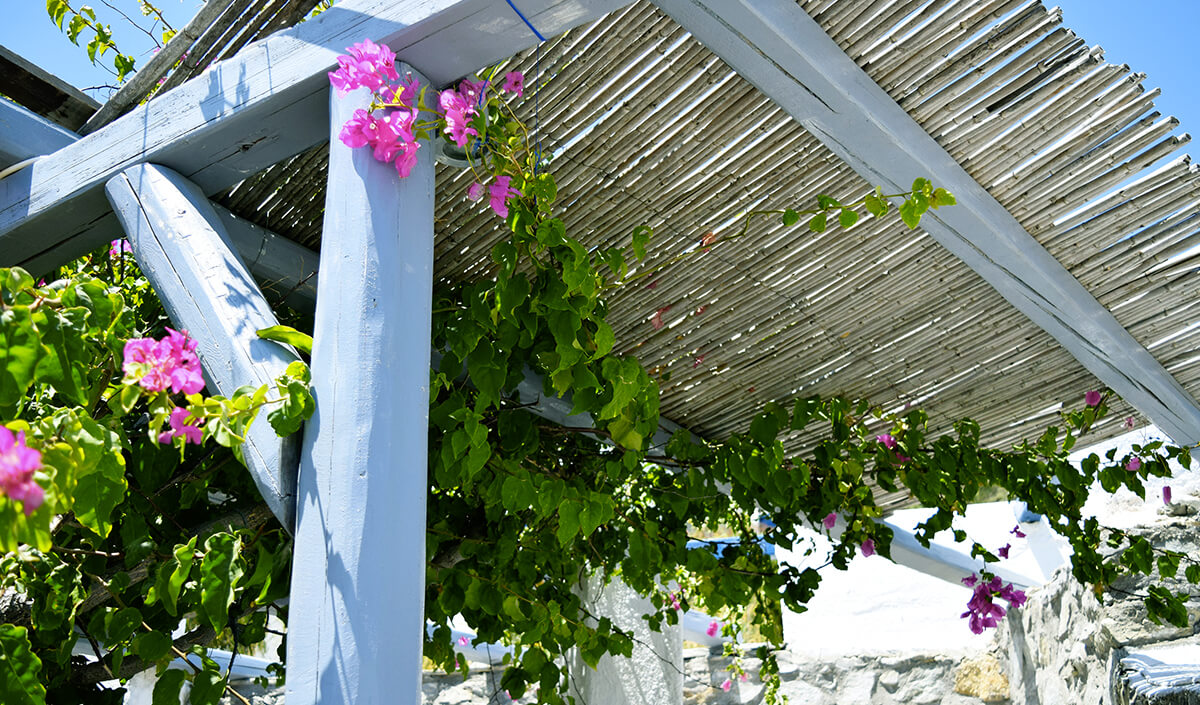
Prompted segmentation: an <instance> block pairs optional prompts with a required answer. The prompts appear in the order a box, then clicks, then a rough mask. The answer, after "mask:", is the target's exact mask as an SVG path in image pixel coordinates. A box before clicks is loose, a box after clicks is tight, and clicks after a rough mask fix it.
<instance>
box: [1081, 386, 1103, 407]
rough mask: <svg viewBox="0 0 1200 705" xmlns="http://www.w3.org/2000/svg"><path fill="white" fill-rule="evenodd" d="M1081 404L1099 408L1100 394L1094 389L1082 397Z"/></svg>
mask: <svg viewBox="0 0 1200 705" xmlns="http://www.w3.org/2000/svg"><path fill="white" fill-rule="evenodd" d="M1083 403H1084V404H1087V405H1088V406H1100V392H1097V391H1096V390H1095V389H1093V390H1092V391H1090V392H1088V393H1087V394H1084V395H1083Z"/></svg>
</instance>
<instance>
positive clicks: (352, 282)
mask: <svg viewBox="0 0 1200 705" xmlns="http://www.w3.org/2000/svg"><path fill="white" fill-rule="evenodd" d="M335 7H336V6H335ZM330 100H331V107H332V110H331V114H332V116H333V118H332V122H331V124H330V125H329V126H328V128H327V129H331V130H332V133H331V134H332V135H334V136H336V135H337V132H338V130H340V129H341V125H342V124H343V123H344V122H345V121H346V120H347V119H348V118H349V117H350V116H351V115H352V114H353V113H354V110H355V109H356V108H362V107H365V106H366V105H367V104H368V102H369V98H368V96H367V95H366V91H365V90H359V91H356V92H355V93H353V94H352V95H351V96H348V97H347V98H345V99H342V100H339V99H337V98H336V95H334V94H332V92H331V98H330ZM329 153H330V155H329V181H328V187H327V191H326V196H325V220H324V239H323V244H322V247H321V271H322V274H321V277H322V279H323V280H324V281H325V282H337V286H336V288H329V289H324V290H322V291H321V292H320V294H319V295H318V297H317V311H316V320H315V324H314V329H313V338H314V341H315V346H314V348H313V356H312V370H313V392H314V396H315V397H316V400H317V411H316V413H315V414H314V416H313V417H312V419H311V420H310V421H309V422H308V424H307V425H306V426H305V429H304V447H303V452H302V454H301V462H300V478H299V485H298V490H299V495H298V505H297V524H296V542H295V554H294V559H293V562H292V566H293V567H292V594H291V603H290V606H289V610H290V614H291V617H290V619H289V620H288V654H287V663H288V679H287V694H286V699H287V702H288V703H289V705H314V704H315V703H321V704H322V705H349V704H350V703H417V702H420V700H421V651H422V641H423V639H422V635H423V633H424V631H425V616H424V610H423V605H424V596H425V564H426V557H425V540H424V536H425V497H426V494H427V492H428V487H427V473H428V467H427V466H428V462H427V445H428V433H429V424H428V417H429V361H430V354H429V353H430V326H431V320H432V308H433V198H434V190H433V189H434V187H433V184H434V169H433V149H431V148H430V146H429V145H428V144H424V145H422V147H421V149H420V152H419V153H418V163H417V165H416V166H415V167H414V168H413V171H412V173H411V174H410V175H409V177H408V178H406V179H400V178H399V176H398V175H397V174H396V170H395V169H394V168H393V167H392V166H391V165H389V164H384V163H382V162H378V161H376V160H375V159H374V157H373V156H372V154H371V152H370V150H365V149H355V150H352V149H350V148H348V147H346V146H345V145H343V144H342V143H341V142H340V141H338V140H337V139H336V137H335V138H334V139H333V140H332V141H331V142H330V148H329Z"/></svg>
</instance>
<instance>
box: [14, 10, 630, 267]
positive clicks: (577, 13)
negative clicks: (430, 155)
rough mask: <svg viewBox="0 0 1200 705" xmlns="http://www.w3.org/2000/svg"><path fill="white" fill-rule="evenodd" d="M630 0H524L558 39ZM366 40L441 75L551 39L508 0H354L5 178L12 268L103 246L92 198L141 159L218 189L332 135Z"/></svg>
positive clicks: (208, 189) (436, 77)
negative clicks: (338, 73)
mask: <svg viewBox="0 0 1200 705" xmlns="http://www.w3.org/2000/svg"><path fill="white" fill-rule="evenodd" d="M623 4H625V0H592V1H590V2H587V3H584V2H581V1H580V0H528V1H527V2H523V3H522V9H523V11H524V12H525V13H526V16H528V17H530V19H531V20H532V21H533V22H534V24H535V26H537V27H538V28H539V30H540V31H541V32H542V33H543V34H544V35H546V36H549V35H551V34H558V33H561V32H563V31H565V30H567V29H569V28H571V27H573V26H575V25H578V24H580V23H583V22H587V21H589V20H592V19H595V18H597V17H599V16H600V15H602V14H604V13H605V12H607V11H609V10H612V9H615V8H617V7H620V6H621V5H623ZM364 38H371V39H374V40H376V41H378V42H381V43H386V44H388V45H390V46H391V47H392V48H393V49H395V50H396V51H397V53H398V55H399V56H400V57H401V58H402V59H405V60H407V61H409V62H410V64H412V65H415V66H417V67H418V68H420V69H422V70H423V71H424V72H425V73H426V75H428V76H429V77H430V80H431V81H432V83H433V85H435V86H440V85H444V84H446V83H448V82H450V81H452V80H454V79H457V78H458V77H460V76H463V75H465V74H467V73H470V72H472V71H475V70H476V69H478V68H480V67H482V66H484V65H486V64H489V63H493V62H495V61H498V60H500V59H503V58H505V57H508V56H510V55H512V54H514V53H516V52H518V51H520V50H522V49H524V48H526V47H529V46H532V45H533V44H534V43H535V42H536V41H537V40H536V38H535V37H534V35H533V34H532V33H531V32H530V31H529V28H528V27H526V26H525V24H524V22H522V21H521V19H520V18H519V17H517V15H516V13H514V12H513V11H512V9H511V8H510V7H509V6H508V4H507V3H506V2H501V1H499V0H403V1H399V2H398V1H396V0H345V1H344V2H341V3H338V4H337V5H335V6H334V7H332V8H330V9H329V10H326V11H325V12H322V13H321V14H320V15H319V16H317V17H316V18H315V19H313V20H310V21H308V22H304V23H303V24H300V25H297V26H296V27H293V28H291V29H287V30H284V31H281V32H278V33H276V34H273V35H271V36H270V37H268V38H266V39H264V40H261V41H259V42H255V43H254V44H251V45H249V46H247V47H246V48H245V49H243V50H242V51H241V52H240V53H239V54H238V55H237V56H235V57H233V58H232V59H230V60H228V61H224V62H221V63H219V64H217V65H216V66H214V67H212V68H211V69H209V70H208V71H206V72H205V73H204V74H202V75H200V76H198V77H196V78H194V79H192V80H191V81H188V82H187V83H185V84H184V85H182V86H180V87H179V88H177V89H175V90H173V91H169V92H168V93H166V94H164V95H162V96H159V97H157V98H156V99H154V100H152V101H150V102H148V103H146V104H145V105H142V106H140V107H138V108H136V109H134V110H133V111H131V112H130V113H128V114H127V115H125V116H123V117H121V118H120V119H118V120H116V121H114V122H112V123H111V124H109V125H107V126H106V127H104V128H103V129H100V130H98V131H96V132H95V133H93V134H91V135H88V136H87V137H86V138H84V139H83V140H81V141H80V142H78V143H76V144H73V145H70V146H68V147H65V148H63V149H61V150H59V151H58V152H55V153H54V154H53V155H51V156H49V157H47V158H46V159H44V160H42V161H41V162H39V163H38V164H37V165H35V166H34V167H33V168H32V169H27V170H24V171H22V172H20V173H18V174H15V175H13V176H12V177H9V178H7V179H5V180H4V181H3V182H0V253H2V254H0V266H9V265H13V264H21V265H23V266H26V268H27V269H46V268H48V267H53V266H55V265H57V264H61V263H62V262H63V261H66V260H67V259H69V257H70V255H71V254H76V253H78V252H80V251H88V250H89V249H94V248H96V247H99V246H101V245H102V244H103V242H104V239H103V236H101V235H98V234H97V233H96V232H95V230H94V229H93V230H92V231H90V232H89V231H87V228H88V227H89V226H90V225H91V224H93V223H94V222H95V221H96V220H98V219H99V218H101V217H102V216H103V215H104V210H105V209H103V208H101V209H100V210H99V212H97V207H96V204H97V203H98V202H99V203H102V202H103V199H93V200H91V201H85V202H82V203H79V202H80V201H81V200H82V199H86V198H87V196H88V195H89V194H91V193H93V192H97V191H99V189H100V187H101V186H102V185H103V184H104V183H105V182H106V181H107V180H108V179H110V178H112V176H114V175H115V174H117V173H118V172H120V171H121V170H122V169H125V168H126V167H129V166H132V165H133V164H137V163H140V162H154V163H156V164H162V165H164V166H167V167H169V168H171V169H173V170H175V171H177V172H179V173H180V174H182V175H184V176H186V177H187V178H188V179H190V180H192V181H193V182H195V183H196V184H197V185H199V186H200V187H201V188H202V189H203V190H204V191H205V193H207V194H210V195H211V194H213V193H215V192H216V191H219V190H221V189H224V188H228V187H229V186H232V185H233V184H235V183H237V182H239V181H241V180H242V179H244V178H246V177H248V176H251V175H252V174H254V173H257V172H258V171H261V170H262V169H264V168H266V167H268V166H270V165H271V164H274V163H276V162H279V161H282V160H284V159H286V158H288V157H290V156H293V155H295V154H298V153H300V152H302V151H304V150H305V149H308V148H309V147H312V146H313V145H315V144H318V143H320V142H322V141H324V140H326V139H328V131H327V129H326V126H327V122H328V115H329V114H328V110H327V105H326V99H325V95H326V91H327V88H328V79H327V77H326V73H327V72H328V71H329V70H330V69H331V68H333V67H334V65H335V63H336V57H337V55H338V54H341V53H343V52H344V50H345V47H347V46H349V45H350V44H352V43H354V42H357V41H360V40H362V39H364ZM72 206H74V207H72ZM76 239H81V240H82V241H81V242H72V241H73V240H76Z"/></svg>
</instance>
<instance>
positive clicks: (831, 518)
mask: <svg viewBox="0 0 1200 705" xmlns="http://www.w3.org/2000/svg"><path fill="white" fill-rule="evenodd" d="M821 523H822V524H824V525H825V528H826V529H832V528H833V525H834V524H836V523H837V513H836V512H830V513H828V514H826V515H825V518H824V519H822V520H821Z"/></svg>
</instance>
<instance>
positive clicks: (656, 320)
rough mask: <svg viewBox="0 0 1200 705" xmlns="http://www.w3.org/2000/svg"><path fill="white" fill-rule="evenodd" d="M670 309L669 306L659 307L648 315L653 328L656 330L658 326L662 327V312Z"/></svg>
mask: <svg viewBox="0 0 1200 705" xmlns="http://www.w3.org/2000/svg"><path fill="white" fill-rule="evenodd" d="M670 310H671V307H670V306H663V307H662V308H660V309H658V310H657V311H655V312H654V315H653V316H651V317H650V324H651V325H653V326H654V330H658V329H659V328H662V327H663V318H662V316H663V314H664V313H666V312H667V311H670Z"/></svg>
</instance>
